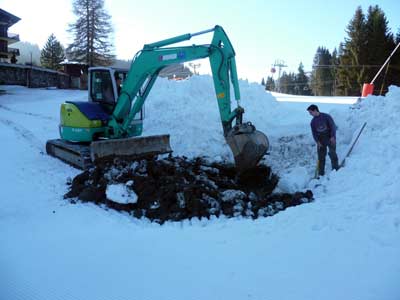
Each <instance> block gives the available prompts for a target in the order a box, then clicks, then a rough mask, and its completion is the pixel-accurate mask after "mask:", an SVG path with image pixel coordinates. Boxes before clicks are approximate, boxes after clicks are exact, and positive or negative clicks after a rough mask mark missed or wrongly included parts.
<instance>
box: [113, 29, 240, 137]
mask: <svg viewBox="0 0 400 300" xmlns="http://www.w3.org/2000/svg"><path fill="white" fill-rule="evenodd" d="M212 31H213V32H214V36H213V39H212V42H211V44H209V45H192V46H183V47H169V48H165V47H164V46H167V45H170V44H175V43H178V42H182V41H186V40H189V39H191V38H192V37H193V36H196V35H200V34H205V33H208V32H212ZM163 47H164V48H163ZM207 57H208V58H209V59H210V65H211V70H212V74H213V80H214V87H215V93H216V97H217V100H218V108H219V112H220V118H221V121H222V126H223V130H224V135H225V136H226V135H227V134H228V133H229V131H230V130H231V129H232V125H231V124H232V121H233V120H234V119H236V121H237V123H238V124H241V122H242V121H241V120H242V113H243V109H242V108H241V107H237V108H235V109H234V110H233V111H232V110H231V96H230V87H231V84H232V85H233V91H234V94H235V99H236V101H238V102H239V100H240V91H239V86H238V78H237V72H236V63H235V52H234V50H233V47H232V45H231V43H230V41H229V39H228V37H227V35H226V34H225V32H224V30H223V29H222V27H220V26H215V27H214V28H212V29H209V30H205V31H202V32H198V33H194V34H184V35H180V36H177V37H174V38H170V39H167V40H163V41H160V42H156V43H152V44H147V45H145V46H144V48H143V49H142V50H141V51H140V52H138V54H137V55H136V56H135V59H134V61H133V62H132V65H131V68H130V71H129V73H128V77H127V78H126V80H125V81H124V85H123V88H122V91H121V95H120V96H119V98H118V101H117V105H116V107H115V109H114V112H113V114H112V120H111V121H110V122H109V128H110V133H109V135H110V137H112V138H119V137H123V136H130V133H129V126H130V124H131V121H132V119H133V118H134V116H135V115H136V114H137V113H138V112H139V111H140V110H141V109H142V106H143V104H144V102H145V100H146V98H147V96H148V94H149V92H150V90H151V88H152V87H153V84H154V83H155V81H156V79H157V76H158V74H159V72H160V71H161V70H162V69H163V68H164V67H166V66H168V65H171V64H178V63H184V62H188V61H193V60H197V59H201V58H207ZM229 74H230V76H229Z"/></svg>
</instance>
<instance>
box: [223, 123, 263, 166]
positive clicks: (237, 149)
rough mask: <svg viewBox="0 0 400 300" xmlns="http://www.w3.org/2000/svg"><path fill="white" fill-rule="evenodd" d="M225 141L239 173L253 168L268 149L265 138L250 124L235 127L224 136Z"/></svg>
mask: <svg viewBox="0 0 400 300" xmlns="http://www.w3.org/2000/svg"><path fill="white" fill-rule="evenodd" d="M226 141H227V143H228V145H229V147H230V148H231V150H232V153H233V156H234V158H235V164H236V168H237V169H238V171H239V172H244V171H246V170H248V169H251V168H254V167H255V166H256V165H257V163H258V162H259V161H260V159H261V158H262V157H263V156H264V154H265V153H266V152H267V151H268V147H269V141H268V138H267V136H266V135H265V134H264V133H262V132H261V131H258V130H256V129H255V127H254V126H253V125H252V124H251V123H246V124H241V125H237V126H235V127H234V129H233V130H232V131H231V132H230V133H229V134H228V135H227V136H226Z"/></svg>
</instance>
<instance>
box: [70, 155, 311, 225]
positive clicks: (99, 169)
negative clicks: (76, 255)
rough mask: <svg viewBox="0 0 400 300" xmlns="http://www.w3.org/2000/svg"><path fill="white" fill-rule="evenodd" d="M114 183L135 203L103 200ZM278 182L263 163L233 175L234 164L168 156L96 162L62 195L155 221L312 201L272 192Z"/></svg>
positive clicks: (257, 212)
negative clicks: (131, 194)
mask: <svg viewBox="0 0 400 300" xmlns="http://www.w3.org/2000/svg"><path fill="white" fill-rule="evenodd" d="M118 183H119V184H121V183H122V184H125V185H126V189H127V190H133V191H134V193H136V195H137V202H136V203H129V204H121V203H117V202H114V201H111V200H110V199H107V196H106V189H107V185H109V184H118ZM277 183H278V177H277V176H275V175H274V174H272V173H271V169H270V168H269V167H268V166H265V165H259V166H257V167H256V168H254V169H252V170H249V171H247V172H246V173H243V174H240V175H238V174H237V173H236V171H235V168H234V166H233V165H229V164H220V163H215V162H213V163H210V162H207V161H206V160H205V159H203V158H195V159H188V158H186V157H172V156H170V157H168V158H164V159H148V160H140V161H117V160H114V162H113V163H110V162H108V163H104V164H102V165H97V166H96V167H94V168H92V169H90V170H88V171H84V172H83V173H81V174H79V175H77V176H76V177H75V178H74V179H73V180H72V182H71V183H70V191H69V192H68V193H67V194H66V195H65V198H68V199H70V200H71V202H73V203H74V202H75V201H77V199H78V200H80V201H83V202H94V203H96V204H101V205H106V206H107V207H109V208H112V209H115V210H118V211H126V212H128V213H130V214H131V215H132V216H134V217H136V218H141V217H146V218H148V219H150V220H152V221H155V222H158V223H164V222H165V221H168V220H171V221H179V220H183V219H190V218H193V217H197V218H202V217H205V218H209V217H210V216H212V215H214V216H217V217H218V216H220V215H225V216H228V217H233V216H247V217H249V218H253V219H256V218H258V217H265V216H272V215H274V214H276V213H277V212H279V211H281V210H283V209H285V208H287V207H290V206H295V205H299V204H302V203H307V202H310V201H312V200H313V195H312V192H311V191H307V192H305V193H303V192H296V193H294V194H285V193H283V194H282V193H281V194H271V193H272V191H273V190H274V188H275V187H276V185H277Z"/></svg>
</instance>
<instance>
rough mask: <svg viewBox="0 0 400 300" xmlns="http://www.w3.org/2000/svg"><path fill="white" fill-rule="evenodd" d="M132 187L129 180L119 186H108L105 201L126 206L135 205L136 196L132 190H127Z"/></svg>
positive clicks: (131, 182)
mask: <svg viewBox="0 0 400 300" xmlns="http://www.w3.org/2000/svg"><path fill="white" fill-rule="evenodd" d="M132 185H133V181H132V180H130V181H128V182H127V183H125V184H123V183H119V184H109V185H107V188H106V196H107V199H110V200H111V201H114V202H117V203H120V204H128V203H131V204H132V203H136V202H137V198H138V197H137V195H136V193H135V192H134V191H132V189H129V188H128V187H129V186H132Z"/></svg>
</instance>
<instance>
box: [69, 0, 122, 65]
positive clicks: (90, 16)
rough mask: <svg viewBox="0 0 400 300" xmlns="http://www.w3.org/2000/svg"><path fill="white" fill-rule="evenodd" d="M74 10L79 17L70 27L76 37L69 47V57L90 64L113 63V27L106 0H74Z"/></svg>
mask: <svg viewBox="0 0 400 300" xmlns="http://www.w3.org/2000/svg"><path fill="white" fill-rule="evenodd" d="M73 12H74V14H75V15H76V16H77V17H78V19H77V20H76V22H75V23H73V24H70V27H69V31H70V32H71V33H72V34H73V35H74V36H75V38H74V42H73V43H72V44H71V45H69V47H68V48H67V54H68V57H69V58H70V59H72V60H75V61H78V62H81V63H85V64H87V65H88V66H97V65H99V66H107V65H110V64H112V61H113V59H114V58H115V56H114V55H113V54H112V53H111V52H112V48H113V45H112V43H111V42H110V35H111V34H112V32H113V28H112V25H111V22H110V19H111V17H110V15H109V14H108V13H107V12H106V11H105V9H104V0H74V2H73Z"/></svg>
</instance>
